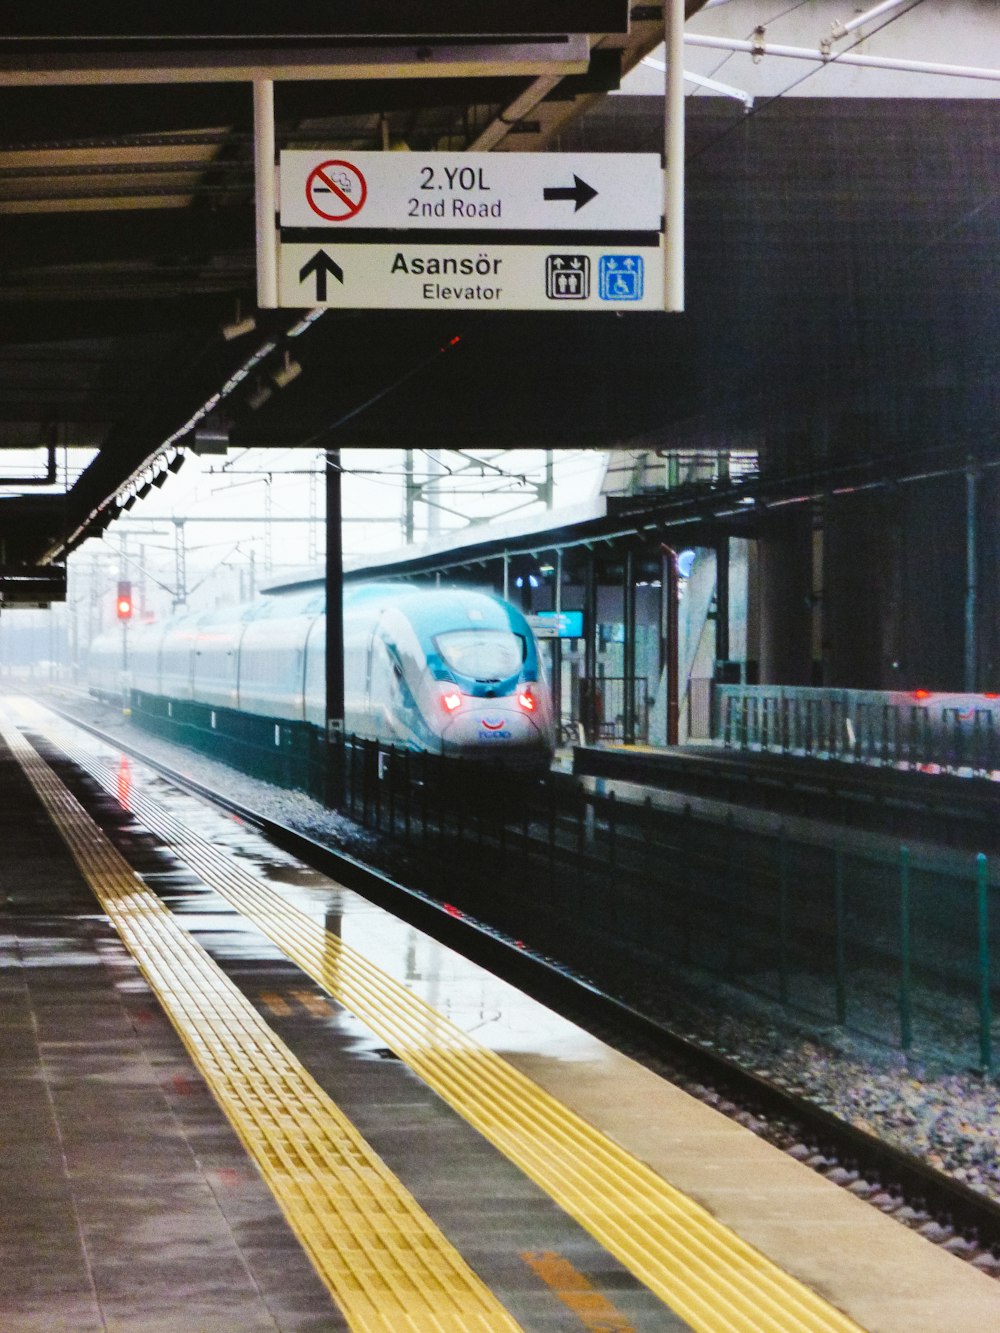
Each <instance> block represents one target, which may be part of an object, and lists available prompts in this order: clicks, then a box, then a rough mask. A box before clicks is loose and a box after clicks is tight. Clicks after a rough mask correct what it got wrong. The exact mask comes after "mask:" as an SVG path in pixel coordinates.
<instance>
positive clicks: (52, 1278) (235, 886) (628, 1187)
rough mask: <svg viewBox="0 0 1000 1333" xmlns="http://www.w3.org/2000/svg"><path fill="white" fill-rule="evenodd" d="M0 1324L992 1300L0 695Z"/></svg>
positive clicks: (995, 1314) (860, 1316)
mask: <svg viewBox="0 0 1000 1333" xmlns="http://www.w3.org/2000/svg"><path fill="white" fill-rule="evenodd" d="M0 781H2V783H3V790H4V793H5V797H6V799H5V801H4V803H3V805H2V807H0V824H2V834H3V839H4V856H3V861H2V878H0V1016H2V1026H0V1032H2V1033H3V1046H2V1060H0V1085H2V1099H0V1125H2V1130H3V1133H2V1172H0V1192H2V1199H0V1203H2V1207H3V1216H4V1219H5V1220H4V1233H3V1249H2V1253H3V1258H4V1263H3V1264H2V1265H0V1327H2V1328H3V1329H4V1330H5V1333H26V1331H28V1330H31V1331H32V1333H34V1331H35V1330H39V1331H41V1330H45V1333H50V1331H51V1330H72V1333H91V1330H138V1331H141V1333H147V1331H148V1333H154V1331H155V1333H160V1331H161V1330H162V1331H163V1333H187V1331H188V1330H190V1331H191V1333H210V1331H211V1333H214V1331H215V1330H220V1331H221V1330H240V1333H257V1330H338V1329H364V1330H369V1329H370V1330H373V1331H375V1330H380V1331H384V1333H402V1331H403V1330H407V1331H411V1330H412V1333H423V1330H442V1331H444V1330H454V1331H455V1333H466V1330H478V1329H482V1330H504V1329H518V1328H523V1329H527V1330H538V1333H549V1331H553V1333H555V1331H556V1330H558V1331H559V1333H563V1331H565V1333H579V1330H581V1329H584V1330H592V1331H593V1333H597V1331H603V1333H629V1331H630V1330H635V1333H645V1331H647V1330H649V1331H656V1330H662V1331H664V1333H668V1331H669V1330H674V1329H686V1328H692V1329H699V1330H713V1331H714V1330H720V1331H721V1330H732V1333H746V1331H747V1330H757V1329H760V1330H773V1331H774V1333H777V1331H778V1330H793V1329H795V1330H816V1333H840V1331H841V1330H843V1331H845V1333H846V1330H852V1329H858V1328H861V1329H867V1330H872V1331H873V1333H874V1331H876V1330H878V1331H880V1333H881V1331H883V1330H884V1331H885V1333H903V1330H907V1333H913V1331H914V1330H926V1333H942V1330H948V1333H966V1331H968V1333H973V1331H974V1333H982V1330H983V1329H986V1328H990V1327H1000V1283H997V1282H996V1281H995V1280H993V1279H991V1278H989V1277H987V1276H985V1275H984V1274H982V1273H980V1272H978V1271H976V1270H974V1269H972V1268H971V1267H969V1266H968V1265H965V1264H963V1263H962V1262H961V1261H960V1260H958V1259H956V1258H954V1257H953V1256H951V1255H949V1254H947V1253H945V1252H943V1251H941V1250H939V1249H936V1248H935V1247H934V1246H932V1245H931V1244H930V1243H929V1242H927V1241H926V1240H924V1239H922V1238H921V1237H919V1236H917V1235H916V1234H914V1233H913V1232H911V1231H908V1230H906V1228H904V1227H902V1226H901V1225H899V1224H898V1223H896V1222H893V1221H892V1220H891V1219H888V1218H886V1217H884V1216H882V1215H881V1214H880V1213H879V1212H878V1211H877V1210H875V1209H873V1208H871V1207H870V1206H869V1205H867V1204H865V1203H863V1202H861V1201H859V1200H858V1199H856V1198H854V1197H853V1196H851V1195H850V1194H849V1193H846V1192H845V1191H843V1190H840V1189H838V1188H837V1186H835V1185H833V1184H831V1183H830V1182H828V1181H825V1180H823V1179H822V1178H821V1177H819V1176H817V1175H816V1174H815V1173H813V1172H812V1171H810V1170H809V1169H808V1168H807V1167H805V1166H802V1165H801V1164H799V1163H797V1162H795V1161H794V1160H792V1159H791V1158H789V1157H787V1156H786V1155H784V1154H782V1153H780V1152H779V1151H777V1150H776V1149H774V1148H772V1147H770V1146H769V1145H767V1144H765V1143H763V1142H762V1141H761V1140H759V1139H758V1138H756V1137H755V1136H754V1135H753V1134H751V1133H750V1132H749V1131H747V1130H745V1129H743V1128H742V1127H741V1126H739V1125H737V1124H736V1123H734V1122H733V1121H731V1120H729V1119H727V1118H726V1117H724V1116H722V1115H721V1114H719V1113H718V1112H716V1111H714V1110H712V1109H711V1108H709V1107H706V1106H704V1105H703V1104H702V1103H700V1102H698V1101H696V1100H694V1099H693V1098H691V1097H690V1096H688V1095H687V1094H686V1093H683V1092H681V1091H680V1090H678V1089H677V1088H675V1087H673V1086H672V1085H670V1084H668V1083H667V1082H665V1081H664V1080H663V1079H661V1078H659V1077H658V1076H657V1075H655V1074H654V1073H652V1072H650V1071H648V1070H646V1069H644V1068H642V1067H640V1066H639V1065H637V1064H636V1063H635V1062H634V1061H632V1060H629V1059H628V1058H627V1057H625V1056H623V1055H621V1054H620V1053H618V1052H615V1051H614V1050H612V1049H611V1048H609V1047H608V1046H606V1045H604V1044H603V1043H601V1042H599V1041H597V1040H596V1039H595V1038H593V1037H592V1036H590V1035H589V1034H587V1033H585V1032H583V1031H582V1030H580V1029H579V1028H577V1027H575V1026H574V1025H572V1024H570V1023H568V1022H567V1021H565V1020H563V1019H562V1018H561V1017H559V1016H558V1015H556V1014H554V1013H552V1012H551V1011H550V1010H547V1009H545V1008H544V1007H543V1006H541V1005H538V1004H537V1003H536V1002H534V1001H532V1000H530V999H528V998H527V997H525V996H523V995H522V994H520V993H519V992H518V991H516V990H514V989H513V988H512V987H510V986H508V985H506V984H505V983H502V982H500V981H498V980H497V979H495V978H493V977H491V976H489V975H488V974H486V973H484V972H483V971H482V970H481V969H480V968H478V967H476V966H474V965H473V964H471V963H469V962H468V961H467V960H465V959H463V958H461V957H460V956H459V955H457V954H455V953H454V952H452V951H451V950H448V949H446V948H444V947H443V946H441V945H439V944H437V943H436V942H435V941H433V940H431V939H429V938H428V937H427V936H425V935H423V934H421V933H420V932H418V931H416V930H414V929H413V928H412V927H410V926H409V925H407V924H406V923H404V922H402V921H399V920H397V919H395V918H394V917H392V916H391V915H389V914H387V913H385V912H384V911H382V910H381V909H378V908H376V907H374V906H373V905H372V904H370V903H368V902H366V901H365V900H364V899H363V898H361V897H359V896H358V895H356V894H354V893H352V892H350V891H348V890H346V889H344V888H343V887H342V886H340V885H338V884H336V883H335V882H333V881H331V880H329V879H327V878H325V877H323V876H321V875H318V874H316V873H315V872H314V871H312V870H310V869H309V868H307V867H305V866H303V865H302V864H301V863H299V862H296V861H295V860H294V859H293V858H291V857H289V856H288V855H286V854H285V853H283V852H280V851H278V850H276V849H275V848H273V847H272V846H270V845H269V844H267V843H266V842H265V841H264V840H263V839H262V838H261V837H260V836H259V835H257V834H256V833H254V832H252V831H250V830H248V829H247V828H246V827H245V826H244V825H242V824H241V823H239V822H238V821H236V820H235V819H233V818H232V817H231V816H228V815H226V814H224V813H223V812H221V811H219V810H216V809H215V808H213V807H210V806H208V805H206V804H204V803H202V802H199V801H197V800H195V799H194V798H192V797H189V796H187V795H184V794H182V793H178V792H177V791H176V790H174V789H171V788H170V787H169V785H168V784H167V783H166V782H165V781H164V780H163V779H162V778H160V777H157V776H156V775H155V774H153V773H152V772H151V771H147V770H144V769H143V768H142V766H141V765H139V764H138V763H136V762H135V761H130V760H129V759H127V757H125V756H124V755H122V754H120V753H118V752H116V751H114V750H113V749H110V748H109V747H107V746H104V745H102V744H101V743H99V742H97V741H95V740H93V739H92V738H91V737H89V736H87V735H86V734H85V733H83V732H81V731H79V730H78V729H76V728H73V727H72V726H71V725H70V724H68V723H65V722H62V721H60V720H59V719H57V718H56V717H55V716H54V715H53V714H51V713H49V712H47V710H45V709H44V708H42V707H41V706H40V705H38V704H35V703H32V702H30V701H27V700H23V699H19V698H17V697H8V698H6V699H3V700H0Z"/></svg>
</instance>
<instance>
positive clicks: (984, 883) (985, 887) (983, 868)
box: [976, 852, 993, 1074]
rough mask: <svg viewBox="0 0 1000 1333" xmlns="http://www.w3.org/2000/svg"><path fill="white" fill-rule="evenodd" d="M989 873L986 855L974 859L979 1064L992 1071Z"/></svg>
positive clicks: (987, 1071) (981, 854)
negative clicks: (977, 950)
mask: <svg viewBox="0 0 1000 1333" xmlns="http://www.w3.org/2000/svg"><path fill="white" fill-rule="evenodd" d="M989 893H990V874H989V865H988V863H987V860H986V856H985V855H984V854H983V853H982V852H980V853H979V855H978V856H977V857H976V918H977V933H978V938H979V1063H980V1066H981V1067H982V1069H983V1072H984V1073H987V1074H990V1073H992V1072H993V1038H992V1027H993V1012H992V1005H991V1001H990V902H989Z"/></svg>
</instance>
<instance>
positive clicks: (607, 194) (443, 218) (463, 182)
mask: <svg viewBox="0 0 1000 1333" xmlns="http://www.w3.org/2000/svg"><path fill="white" fill-rule="evenodd" d="M279 212H280V216H281V226H282V227H284V228H295V227H297V228H303V227H308V228H315V227H323V228H329V229H331V230H334V229H336V230H340V231H345V230H348V229H350V228H365V229H367V230H371V229H375V230H392V231H398V230H403V229H407V230H412V229H415V228H419V229H420V230H437V231H445V230H447V231H450V232H456V231H466V230H467V231H471V232H476V231H490V232H496V231H518V230H520V231H591V232H593V231H615V232H659V231H661V230H662V227H663V169H662V166H661V163H660V157H659V154H658V153H405V152H402V153H369V152H359V153H352V152H349V151H347V150H343V151H341V150H338V149H328V150H325V151H317V152H305V151H300V150H297V149H293V150H289V151H286V152H283V153H282V154H281V166H280V208H279Z"/></svg>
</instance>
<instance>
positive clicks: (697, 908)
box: [338, 737, 1000, 1070]
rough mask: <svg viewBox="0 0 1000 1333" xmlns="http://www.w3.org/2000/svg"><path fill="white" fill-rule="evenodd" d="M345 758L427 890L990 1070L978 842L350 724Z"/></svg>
mask: <svg viewBox="0 0 1000 1333" xmlns="http://www.w3.org/2000/svg"><path fill="white" fill-rule="evenodd" d="M338 762H339V763H340V765H341V772H342V776H343V780H344V801H343V806H342V809H343V812H344V813H345V814H348V815H350V816H351V817H352V818H353V819H355V820H357V821H358V822H359V823H362V824H364V825H365V826H366V827H367V828H369V829H371V830H373V831H375V832H376V833H377V834H378V835H380V837H382V838H386V839H393V840H395V841H399V842H402V843H404V844H405V845H407V846H408V847H409V848H410V849H411V851H412V852H413V853H417V852H419V851H421V850H422V851H423V852H426V854H427V855H426V857H420V856H417V857H415V858H414V857H413V856H411V857H410V858H408V859H409V862H410V864H411V865H419V864H421V863H422V864H423V866H424V870H423V874H424V876H425V879H426V883H425V885H424V887H425V888H426V890H427V891H428V892H430V893H432V894H433V895H434V896H435V897H437V898H441V899H444V900H445V901H447V902H449V903H451V904H453V905H454V907H455V909H456V910H460V911H463V912H465V913H467V914H469V915H472V916H475V917H477V918H479V919H481V920H483V921H487V922H489V923H491V924H492V925H494V926H495V927H496V928H498V929H500V930H502V931H505V932H507V933H509V934H510V935H511V936H512V937H514V938H517V939H524V940H525V941H526V943H527V944H528V945H529V946H530V947H533V948H535V949H537V950H539V951H540V952H542V953H545V954H549V955H552V956H555V957H558V958H560V959H561V960H563V961H564V962H565V963H566V965H567V966H569V967H571V968H574V969H576V970H579V971H582V972H584V973H585V974H588V975H591V976H594V977H596V978H598V979H602V980H603V981H605V983H607V984H610V985H613V986H615V987H616V988H617V990H618V992H619V993H620V992H621V991H622V989H623V988H627V987H629V986H635V987H636V989H637V991H639V992H642V991H645V992H646V993H647V994H648V993H649V989H650V987H654V988H655V987H656V986H657V985H659V984H661V983H662V981H663V978H664V977H665V976H671V977H672V979H673V982H674V984H675V985H676V982H677V980H678V978H679V977H683V976H684V975H686V973H685V969H696V970H697V971H698V972H700V973H702V974H707V975H711V976H714V977H718V978H721V979H723V980H724V981H725V982H726V983H727V984H729V985H732V986H735V987H739V988H742V989H744V990H746V991H750V992H753V993H755V994H759V995H764V996H766V997H769V998H770V999H772V1000H774V1001H776V1002H778V1003H779V1004H782V1005H785V1006H788V1007H789V1008H790V1009H794V1010H796V1011H798V1012H800V1013H802V1014H805V1015H809V1016H810V1017H812V1018H813V1019H818V1020H820V1021H822V1022H830V1023H836V1024H842V1025H846V1026H848V1027H850V1028H852V1029H855V1030H858V1031H862V1032H864V1033H866V1034H867V1035H869V1036H872V1037H875V1038H876V1039H879V1040H881V1041H884V1042H887V1043H890V1044H895V1045H898V1046H899V1047H901V1048H902V1049H903V1050H904V1051H909V1050H911V1049H914V1048H917V1047H920V1046H922V1045H930V1044H932V1045H933V1046H934V1048H935V1049H936V1050H938V1051H941V1050H948V1051H950V1053H951V1054H952V1055H953V1057H954V1058H955V1060H956V1061H959V1062H962V1063H964V1064H977V1065H978V1066H979V1067H981V1068H983V1069H986V1070H991V1069H992V1068H993V1052H994V1048H995V1043H996V1036H997V1034H995V1033H994V1030H993V1010H994V1008H995V1006H996V1002H997V999H998V998H1000V969H998V965H997V960H998V959H1000V938H998V935H1000V917H998V916H997V914H996V911H995V904H994V903H993V902H992V901H991V900H993V899H995V896H996V892H997V887H996V885H995V884H993V883H992V880H991V866H990V864H989V862H988V861H987V858H986V856H985V855H982V854H980V855H977V856H975V857H972V858H971V859H965V860H961V859H957V858H955V857H951V858H947V859H946V858H941V859H939V860H933V859H927V858H923V857H919V856H917V855H916V854H915V853H913V852H912V851H911V850H910V849H909V848H908V847H906V846H898V847H896V848H895V850H894V851H893V852H892V854H891V855H888V854H887V855H879V854H876V853H874V852H870V851H865V852H860V851H856V850H854V849H853V848H850V847H846V846H843V845H840V844H838V843H835V842H833V841H831V842H829V843H824V844H820V843H817V842H806V841H803V840H797V839H796V838H794V837H792V836H791V835H790V834H789V831H788V828H787V826H785V825H784V824H781V823H773V824H768V823H767V821H761V819H760V817H759V814H755V815H748V816H747V818H746V820H745V821H741V820H739V819H737V818H736V817H735V816H733V815H730V816H729V817H728V818H727V819H726V820H725V821H723V822H722V823H720V822H718V821H717V820H712V819H709V818H707V817H701V816H699V815H696V814H694V813H693V811H692V809H691V807H690V806H686V807H684V808H683V809H682V810H680V811H670V810H664V809H659V808H654V807H653V806H652V805H651V804H650V803H649V802H647V803H646V804H644V805H633V804H627V803H625V802H623V801H620V800H616V798H615V797H614V795H612V794H608V795H605V794H601V793H600V792H597V791H595V792H587V791H584V790H582V789H581V788H580V787H578V786H575V785H574V784H572V783H571V782H569V781H568V780H561V779H559V777H558V776H557V775H551V776H550V777H548V778H546V779H544V780H539V781H533V782H530V783H527V782H526V781H525V780H524V779H523V778H518V777H517V775H515V774H512V773H509V772H504V771H503V770H502V769H499V768H498V769H491V770H490V771H488V772H484V771H483V770H482V768H481V766H479V765H470V764H462V763H461V762H460V761H454V760H442V759H440V758H439V757H437V756H432V755H423V754H417V753H410V752H404V751H396V750H393V749H392V748H391V747H389V748H386V747H383V746H380V745H378V744H377V743H376V742H372V741H362V740H357V739H355V738H351V737H348V738H346V739H345V740H344V742H343V744H342V747H341V748H340V751H339V758H338ZM417 887H420V885H417ZM991 909H994V910H992V911H991Z"/></svg>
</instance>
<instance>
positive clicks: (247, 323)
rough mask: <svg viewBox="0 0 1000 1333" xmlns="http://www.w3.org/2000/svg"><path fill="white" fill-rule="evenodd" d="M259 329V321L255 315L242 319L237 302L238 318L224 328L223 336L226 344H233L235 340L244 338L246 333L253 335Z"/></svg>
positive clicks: (224, 325)
mask: <svg viewBox="0 0 1000 1333" xmlns="http://www.w3.org/2000/svg"><path fill="white" fill-rule="evenodd" d="M256 327H257V321H256V319H255V318H254V316H253V315H247V317H246V319H242V318H241V317H240V303H239V301H237V302H236V316H235V318H234V319H232V320H230V322H229V323H228V324H223V326H222V336H223V338H225V340H226V342H232V340H233V339H234V338H242V337H243V335H244V333H253V331H254V329H255V328H256Z"/></svg>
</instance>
